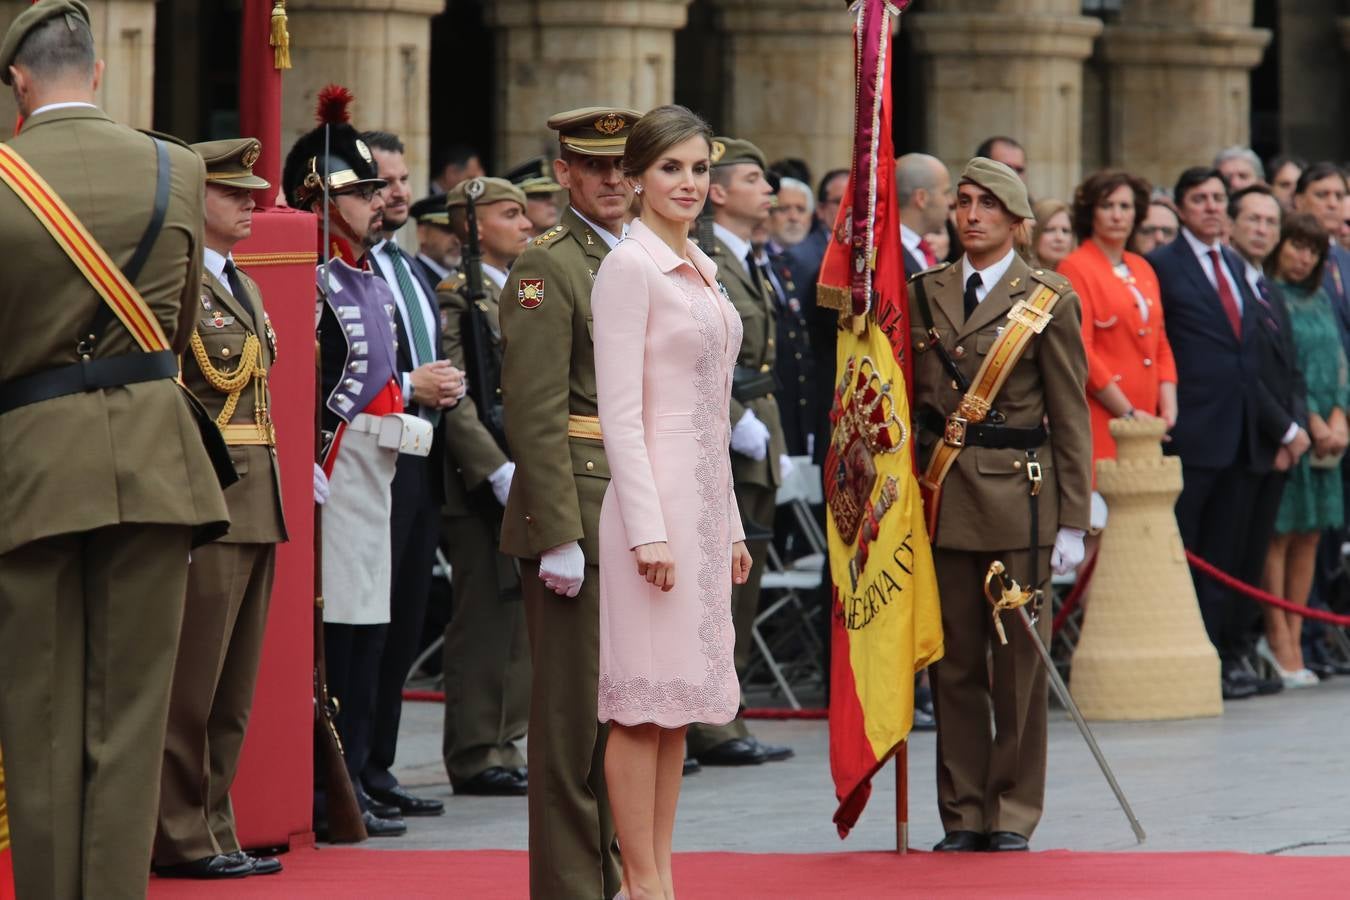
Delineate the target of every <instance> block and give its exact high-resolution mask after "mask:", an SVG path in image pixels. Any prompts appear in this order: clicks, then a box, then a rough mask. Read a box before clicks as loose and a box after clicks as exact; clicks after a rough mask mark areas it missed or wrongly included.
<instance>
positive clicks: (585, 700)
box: [501, 107, 641, 900]
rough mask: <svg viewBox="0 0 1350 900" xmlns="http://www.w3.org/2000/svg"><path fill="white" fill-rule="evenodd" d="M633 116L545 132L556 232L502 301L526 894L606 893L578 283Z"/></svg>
mask: <svg viewBox="0 0 1350 900" xmlns="http://www.w3.org/2000/svg"><path fill="white" fill-rule="evenodd" d="M640 117H641V114H640V113H638V112H636V111H635V110H631V109H619V108H614V107H590V108H586V109H577V110H569V111H568V112H564V113H559V114H558V115H556V116H553V117H552V118H551V119H549V121H548V127H549V128H551V129H553V130H555V131H557V132H558V138H559V143H560V148H559V156H560V158H559V159H558V160H556V161H555V162H554V164H553V170H554V173H555V174H556V175H557V177H558V183H559V184H561V185H562V186H563V187H564V188H566V189H567V193H568V200H569V206H568V208H567V209H566V210H565V211H564V212H563V217H562V221H561V222H560V223H559V224H558V225H556V226H554V227H553V228H551V229H549V230H548V231H546V232H544V233H543V234H542V235H540V236H539V237H538V238H536V239H535V240H534V241H533V242H532V243H531V245H530V246H529V247H528V248H526V250H525V252H524V253H522V254H521V256H520V258H519V259H517V260H516V263H515V265H514V266H512V267H511V274H510V277H509V278H508V279H507V282H506V288H505V290H503V291H502V295H501V324H502V338H503V341H504V344H505V354H504V356H503V359H502V396H503V400H504V402H505V409H506V440H507V443H508V444H509V445H510V447H511V454H512V456H513V457H514V459H515V461H516V473H515V477H514V479H513V480H512V482H511V495H510V498H509V499H508V500H507V503H506V513H505V518H504V521H503V523H502V550H503V551H504V552H506V553H509V554H511V555H512V556H515V557H517V558H518V559H519V560H520V578H521V592H522V595H523V597H524V600H525V616H526V624H527V626H528V628H529V635H530V656H531V663H532V665H533V689H532V690H531V692H530V740H529V744H528V748H527V749H528V752H529V764H530V773H529V774H530V795H529V807H530V810H529V818H530V896H531V897H533V898H535V900H568V898H578V900H595V898H597V897H604V898H609V897H613V896H614V894H615V893H616V892H618V890H619V887H620V883H619V881H620V878H619V867H618V863H617V860H616V858H615V855H614V822H613V819H612V817H611V815H610V811H609V801H608V798H607V796H606V792H605V767H604V752H605V737H606V730H605V729H604V728H602V727H601V726H600V725H599V724H598V720H597V717H596V716H597V709H596V707H597V701H598V682H599V677H600V672H599V669H600V638H599V631H600V587H599V568H598V565H599V556H598V536H597V529H598V527H599V524H600V502H601V500H602V499H603V498H604V495H605V488H606V487H607V486H608V484H609V465H608V463H607V462H606V461H605V447H604V444H603V442H602V437H601V433H600V420H599V418H598V417H597V413H596V400H595V355H594V354H595V347H594V345H593V343H592V341H591V334H592V329H593V325H592V322H591V283H592V281H593V280H594V279H595V273H596V271H597V270H598V269H599V268H600V263H601V261H603V260H604V258H605V254H607V253H608V252H609V251H610V249H612V248H613V247H614V245H615V244H617V243H618V242H619V238H620V236H621V235H622V234H623V225H624V216H625V214H626V213H627V212H628V206H629V204H630V203H631V202H632V199H633V198H632V191H631V189H630V188H629V187H628V183H627V181H626V180H625V179H624V177H623V172H622V168H621V164H622V156H623V148H624V143H625V141H626V140H627V137H628V133H629V131H630V130H631V129H632V127H633V125H634V123H636V122H637V120H638V119H639V118H640Z"/></svg>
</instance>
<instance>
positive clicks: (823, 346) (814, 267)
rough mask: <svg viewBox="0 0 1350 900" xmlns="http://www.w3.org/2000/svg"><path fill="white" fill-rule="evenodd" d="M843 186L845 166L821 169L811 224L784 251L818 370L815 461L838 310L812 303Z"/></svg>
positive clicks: (826, 408) (821, 448) (820, 456)
mask: <svg viewBox="0 0 1350 900" xmlns="http://www.w3.org/2000/svg"><path fill="white" fill-rule="evenodd" d="M847 187H848V170H847V169H832V170H831V171H829V172H826V173H825V176H824V177H823V178H821V179H820V187H819V188H818V189H817V190H816V221H815V224H814V225H813V226H812V228H811V230H810V231H809V232H807V235H806V237H805V239H803V240H802V242H801V243H800V244H797V245H796V246H795V247H789V248H788V250H787V252H786V253H785V254H784V258H785V259H786V261H787V265H788V269H789V271H790V272H791V274H792V280H793V282H794V283H795V284H796V285H797V299H798V300H799V301H800V302H801V306H802V317H803V318H805V319H806V323H807V331H808V332H809V340H810V343H811V355H812V356H814V357H815V369H816V372H817V373H819V374H818V377H817V378H816V384H815V397H814V400H813V403H812V408H813V409H814V415H815V419H816V428H815V434H816V439H815V453H814V454H812V456H813V459H814V461H815V462H816V463H823V462H824V461H825V445H826V443H828V440H829V435H830V423H829V414H830V403H831V402H832V401H833V399H834V351H835V331H836V330H837V329H838V327H839V314H838V313H836V312H835V311H834V310H832V309H820V308H818V307H817V306H816V281H817V280H818V279H819V278H820V264H821V262H822V261H823V260H824V259H825V248H826V247H827V246H829V243H830V236H831V235H832V234H833V233H834V220H835V216H837V215H838V213H839V204H840V203H841V202H842V201H843V197H844V191H845V189H846V188H847Z"/></svg>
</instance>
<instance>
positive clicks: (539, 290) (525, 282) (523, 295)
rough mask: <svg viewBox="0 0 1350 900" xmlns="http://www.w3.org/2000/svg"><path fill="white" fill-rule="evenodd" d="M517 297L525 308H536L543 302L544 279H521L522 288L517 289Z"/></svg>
mask: <svg viewBox="0 0 1350 900" xmlns="http://www.w3.org/2000/svg"><path fill="white" fill-rule="evenodd" d="M516 299H518V300H519V301H520V305H521V307H522V308H523V309H534V308H535V307H537V306H538V305H539V304H541V303H543V302H544V279H542V278H522V279H520V288H519V289H518V290H517V291H516Z"/></svg>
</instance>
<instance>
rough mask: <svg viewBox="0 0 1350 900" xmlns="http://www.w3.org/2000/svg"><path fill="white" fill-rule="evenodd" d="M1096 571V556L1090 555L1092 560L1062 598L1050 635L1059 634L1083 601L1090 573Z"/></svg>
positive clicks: (1090, 577)
mask: <svg viewBox="0 0 1350 900" xmlns="http://www.w3.org/2000/svg"><path fill="white" fill-rule="evenodd" d="M1096 570H1097V554H1096V553H1094V554H1092V559H1090V560H1088V564H1087V565H1086V566H1084V567H1083V571H1081V572H1079V573H1078V579H1077V580H1076V581H1074V583H1073V587H1072V588H1070V589H1069V594H1068V596H1067V597H1065V598H1064V602H1063V603H1062V604H1061V605H1060V607H1059V612H1057V613H1055V622H1054V624H1053V625H1052V626H1051V627H1050V633H1051V634H1059V630H1060V629H1061V628H1063V627H1064V623H1065V622H1067V621H1069V616H1071V615H1073V611H1074V610H1076V609H1077V608H1078V605H1079V603H1081V602H1082V600H1083V594H1084V592H1086V591H1087V587H1088V582H1090V581H1091V580H1092V573H1093V572H1095V571H1096Z"/></svg>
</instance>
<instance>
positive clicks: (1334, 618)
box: [1186, 550, 1350, 628]
mask: <svg viewBox="0 0 1350 900" xmlns="http://www.w3.org/2000/svg"><path fill="white" fill-rule="evenodd" d="M1186 561H1187V562H1189V563H1190V564H1191V565H1192V566H1194V567H1195V568H1196V569H1198V570H1200V571H1201V572H1203V573H1204V574H1206V575H1208V576H1209V577H1210V578H1213V579H1214V580H1215V581H1217V582H1219V584H1221V585H1223V586H1224V587H1226V588H1231V589H1232V590H1235V591H1237V592H1238V593H1239V594H1242V595H1244V596H1246V597H1250V598H1251V599H1253V600H1256V601H1258V602H1260V603H1264V604H1266V605H1267V606H1278V607H1279V608H1280V609H1284V610H1288V611H1289V612H1292V613H1298V614H1299V615H1301V616H1304V617H1306V618H1309V619H1315V620H1316V621H1318V622H1326V623H1328V624H1330V625H1338V626H1340V627H1341V628H1346V627H1350V616H1338V615H1336V613H1334V612H1330V611H1328V610H1325V609H1312V608H1310V607H1307V606H1300V605H1299V604H1297V603H1290V602H1289V601H1288V600H1286V599H1284V598H1283V597H1276V596H1275V595H1274V594H1271V593H1267V592H1266V591H1263V590H1261V589H1260V588H1254V587H1252V586H1251V585H1250V584H1247V583H1246V582H1245V581H1239V580H1238V579H1236V578H1234V577H1233V576H1232V575H1229V574H1228V573H1227V572H1224V571H1222V570H1220V569H1216V568H1215V567H1214V566H1213V565H1211V564H1210V563H1208V562H1206V561H1205V560H1203V559H1201V558H1200V557H1198V556H1196V555H1195V554H1194V553H1192V552H1191V551H1189V550H1187V551H1186Z"/></svg>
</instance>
